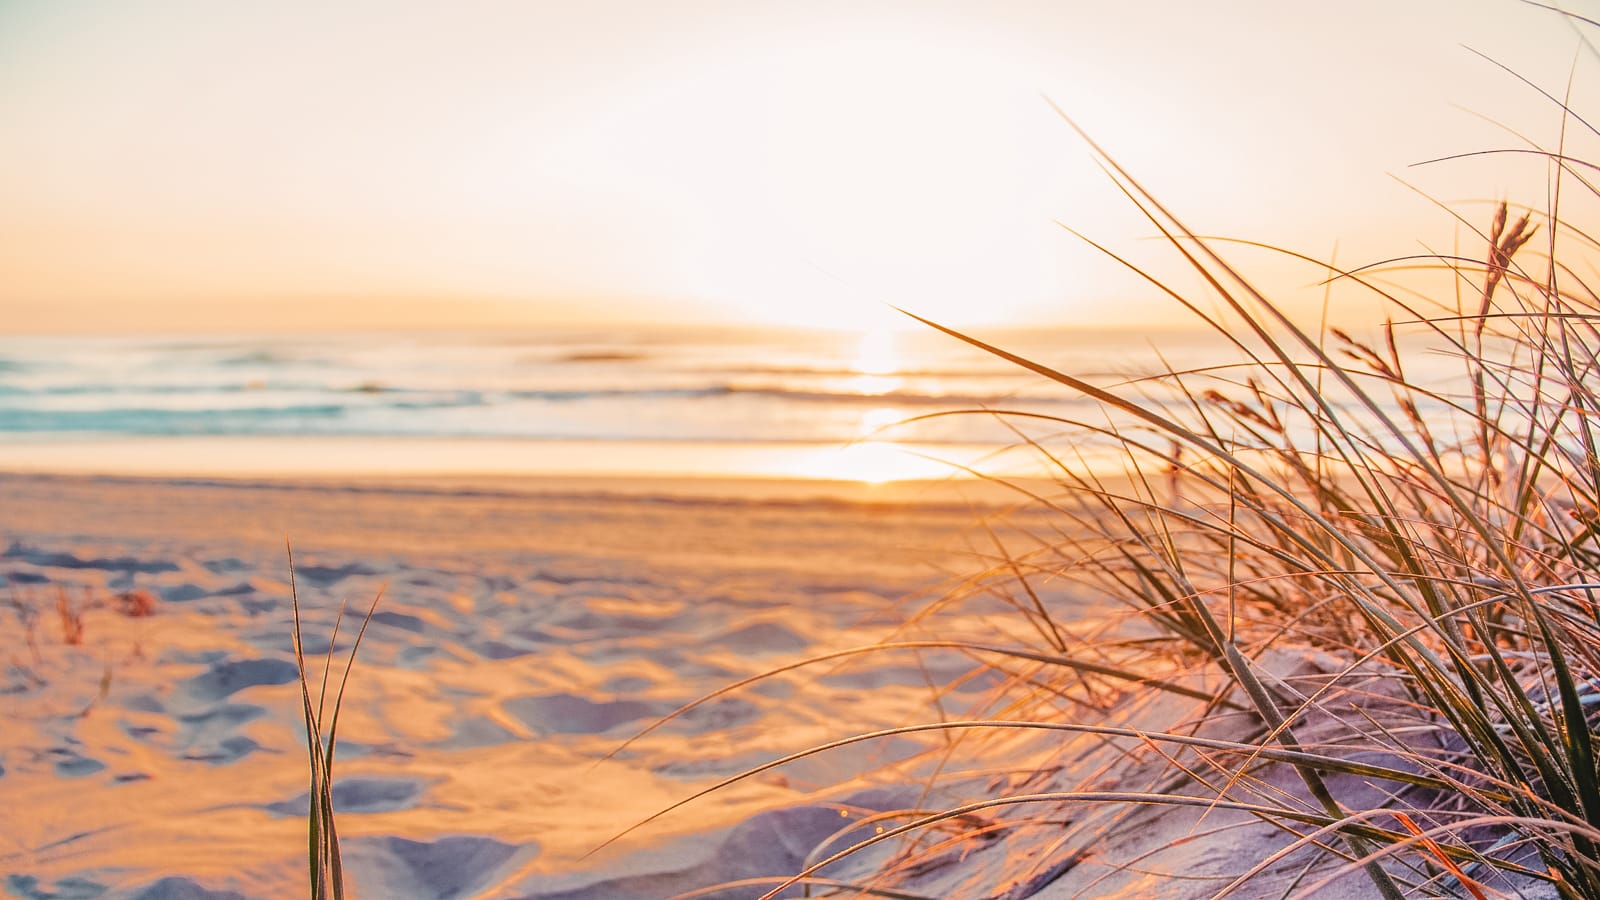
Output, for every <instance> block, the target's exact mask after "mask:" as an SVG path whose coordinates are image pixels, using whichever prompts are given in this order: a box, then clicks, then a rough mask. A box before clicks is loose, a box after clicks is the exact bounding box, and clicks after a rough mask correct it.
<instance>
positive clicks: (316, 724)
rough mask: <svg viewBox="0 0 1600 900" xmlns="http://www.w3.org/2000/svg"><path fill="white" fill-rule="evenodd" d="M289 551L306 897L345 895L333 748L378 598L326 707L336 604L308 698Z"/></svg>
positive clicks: (335, 899)
mask: <svg viewBox="0 0 1600 900" xmlns="http://www.w3.org/2000/svg"><path fill="white" fill-rule="evenodd" d="M287 551H288V554H289V602H290V606H291V607H292V608H293V610H294V661H295V666H296V667H297V668H298V669H299V674H300V701H301V712H302V716H303V721H304V723H305V728H306V755H307V759H308V761H309V764H310V772H311V791H310V795H309V796H310V808H309V810H308V811H307V816H306V819H307V824H308V831H309V835H308V842H307V866H308V869H309V872H310V881H311V885H310V886H311V900H328V898H330V897H331V898H333V900H344V865H343V862H342V861H341V859H340V857H339V831H338V828H337V825H336V823H335V822H334V809H333V751H334V744H335V743H336V740H337V737H338V732H339V708H340V706H341V705H342V704H343V703H344V690H345V687H346V685H348V684H349V681H350V670H351V669H353V668H354V667H355V664H356V654H357V653H358V652H359V651H360V650H361V639H362V638H363V637H365V636H366V633H367V626H368V625H369V624H371V622H372V614H373V612H375V611H376V610H377V608H378V601H379V600H382V599H383V591H382V590H379V591H378V593H377V595H376V596H374V597H373V598H372V605H371V606H370V607H368V609H367V614H366V617H365V618H363V619H362V620H361V628H360V630H359V631H357V632H356V639H355V641H354V642H353V643H352V644H351V646H350V656H349V658H348V659H346V660H345V666H344V674H343V675H341V676H340V678H339V687H338V689H337V690H336V691H335V692H334V695H333V705H332V707H331V708H329V706H328V681H329V674H330V672H331V669H332V664H333V651H334V648H335V646H336V645H337V643H338V640H339V626H341V625H342V624H344V616H345V606H344V604H340V606H339V615H338V617H337V618H336V619H335V620H334V623H333V634H331V635H330V636H329V638H328V652H327V655H326V656H325V657H324V658H323V664H322V680H321V683H320V686H319V687H318V689H317V701H316V703H315V704H313V703H312V702H311V678H310V674H309V670H308V669H307V667H306V654H305V645H304V642H303V640H302V636H301V628H300V593H299V589H298V587H297V585H296V582H295V573H294V548H293V547H287Z"/></svg>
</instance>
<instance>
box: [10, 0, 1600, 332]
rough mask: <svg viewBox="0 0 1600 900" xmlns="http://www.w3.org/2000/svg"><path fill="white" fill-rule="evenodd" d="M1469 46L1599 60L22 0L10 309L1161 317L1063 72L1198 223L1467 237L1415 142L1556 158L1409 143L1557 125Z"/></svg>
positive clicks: (1251, 39) (1155, 20) (1563, 78)
mask: <svg viewBox="0 0 1600 900" xmlns="http://www.w3.org/2000/svg"><path fill="white" fill-rule="evenodd" d="M1573 8H1574V9H1576V10H1577V11H1579V12H1585V13H1588V14H1591V15H1593V14H1594V13H1596V12H1597V10H1596V9H1591V8H1589V6H1583V5H1575V6H1574V7H1573ZM1589 36H1590V37H1600V35H1596V33H1595V32H1594V30H1593V29H1591V30H1590V32H1589ZM1467 47H1470V48H1473V49H1476V50H1479V51H1482V52H1483V53H1485V54H1488V55H1490V56H1492V57H1494V58H1495V59H1497V60H1499V61H1501V62H1503V63H1505V64H1506V65H1508V66H1510V67H1512V68H1514V69H1516V70H1517V71H1518V72H1520V73H1522V74H1523V75H1525V76H1526V77H1528V78H1529V79H1532V80H1534V81H1536V82H1538V83H1539V84H1541V85H1542V86H1544V87H1546V88H1547V89H1549V90H1551V91H1552V92H1555V93H1558V94H1559V93H1561V92H1563V91H1565V89H1566V82H1567V79H1568V75H1569V73H1570V72H1572V71H1573V69H1574V65H1575V62H1576V65H1577V69H1576V71H1577V77H1576V90H1575V93H1574V105H1575V106H1576V108H1578V109H1579V110H1580V111H1583V110H1584V109H1585V108H1586V99H1587V98H1589V97H1592V96H1593V95H1594V87H1595V85H1596V84H1597V82H1596V79H1595V78H1594V77H1593V72H1592V70H1593V69H1594V68H1595V66H1594V60H1593V58H1592V51H1589V50H1586V49H1583V44H1582V43H1581V41H1580V32H1579V30H1578V28H1576V27H1574V25H1573V24H1571V23H1569V22H1567V21H1565V20H1563V19H1562V17H1560V16H1558V15H1556V14H1553V13H1550V12H1547V11H1545V10H1541V9H1538V8H1534V7H1532V6H1529V5H1526V4H1522V3H1518V2H1512V0H1503V2H1502V0H1472V2H1448V0H1414V2H1405V3H1393V2H1389V0H1347V2H1342V3H1338V4H1297V3H1282V2H1277V0H1221V2H1214V3H1193V2H1188V0H1184V2H1178V0H1171V2H1143V3H1105V2H1092V3H1091V2H1077V0H1053V2H1033V3H1027V2H973V3H959V4H956V3H890V2H871V0H869V2H851V3H823V2H816V3H813V2H805V3H799V2H797V3H748V2H709V0H708V2H659V3H658V2H648V3H645V2H639V3H623V2H605V3H549V2H505V3H490V2H466V3H451V4H446V3H394V2H382V3H379V2H370V3H369V2H344V3H336V4H324V3H315V2H279V3H255V4H244V3H232V4H219V3H213V2H204V0H195V2H177V0H175V2H132V0H130V2H99V3H95V2H45V0H39V2H19V0H11V2H5V3H0V135H4V138H3V140H0V198H3V202H0V314H3V315H0V330H4V331H6V332H30V331H56V330H67V331H73V330H78V331H81V330H113V331H118V330H150V331H163V330H197V329H204V330H236V329H243V330H250V329H262V328H266V329H281V328H304V327H318V328H339V327H351V326H394V325H430V326H431V325H460V326H481V325H485V324H539V323H548V322H572V321H595V320H600V319H604V320H612V321H615V320H641V321H669V322H670V321H686V322H703V321H720V322H759V323H796V324H807V325H825V326H843V327H861V326H863V325H869V324H871V323H873V322H876V321H878V320H879V319H880V318H881V317H883V316H885V315H886V313H885V311H884V309H885V308H884V306H883V304H885V303H893V304H897V305H902V306H906V307H909V308H911V309H913V310H916V311H919V312H922V313H925V314H927V315H930V316H933V317H937V318H943V319H947V320H950V321H953V322H957V323H963V324H965V323H972V324H985V323H1010V324H1017V323H1020V322H1025V321H1032V322H1092V323H1101V322H1137V321H1141V320H1142V319H1144V318H1146V317H1149V316H1150V315H1152V313H1153V311H1156V310H1159V309H1163V307H1160V306H1159V305H1158V301H1156V300H1154V299H1153V294H1152V292H1151V291H1149V290H1147V289H1142V288H1140V287H1139V286H1138V285H1137V283H1135V282H1133V281H1132V280H1131V279H1129V278H1128V277H1127V276H1125V275H1122V274H1120V273H1119V272H1118V270H1117V268H1116V267H1115V266H1114V265H1113V264H1111V263H1109V262H1108V261H1106V260H1105V259H1103V258H1101V257H1099V256H1098V255H1097V254H1096V253H1095V252H1094V251H1092V250H1089V249H1088V248H1086V247H1084V246H1083V245H1082V244H1080V243H1079V242H1077V241H1076V239H1074V238H1072V237H1071V236H1070V235H1068V234H1066V233H1065V232H1064V231H1062V230H1061V229H1060V228H1058V227H1057V226H1056V225H1054V224H1053V222H1055V221H1058V220H1059V221H1060V222H1062V223H1064V224H1067V225H1070V226H1072V227H1074V228H1077V229H1080V230H1082V231H1084V232H1086V233H1088V234H1089V235H1091V236H1093V237H1095V238H1096V239H1097V240H1102V241H1103V242H1106V243H1108V244H1111V245H1113V246H1115V247H1117V248H1118V249H1119V250H1126V251H1128V252H1130V253H1132V254H1133V255H1134V256H1135V257H1137V258H1140V259H1158V258H1161V257H1162V256H1163V254H1162V253H1161V250H1160V248H1159V247H1158V246H1156V245H1155V244H1154V243H1153V242H1149V241H1143V240H1141V238H1144V237H1147V236H1148V235H1149V234H1150V233H1151V229H1150V228H1149V227H1148V226H1147V225H1142V224H1141V223H1140V221H1139V220H1138V219H1137V217H1136V215H1135V214H1134V213H1133V212H1131V211H1130V210H1129V209H1128V208H1127V206H1126V204H1125V203H1124V202H1123V201H1121V200H1120V199H1119V198H1118V197H1117V195H1116V194H1115V192H1114V190H1113V189H1112V188H1111V187H1110V186H1109V185H1108V184H1107V182H1106V179H1105V177H1104V176H1103V175H1102V174H1101V173H1100V172H1099V171H1098V170H1097V169H1096V167H1095V166H1094V164H1093V162H1092V161H1091V160H1090V158H1089V157H1088V155H1087V153H1086V151H1085V149H1084V147H1083V145H1082V142H1081V141H1079V140H1078V139H1077V138H1075V137H1074V136H1073V135H1072V133H1071V132H1070V130H1069V129H1068V128H1067V127H1066V126H1065V125H1064V124H1063V123H1062V122H1061V121H1060V120H1059V119H1057V118H1056V116H1055V114H1054V113H1053V112H1052V111H1051V110H1050V108H1049V106H1048V104H1047V103H1046V100H1045V99H1044V98H1049V99H1050V100H1053V101H1054V102H1055V103H1057V104H1059V105H1060V106H1061V107H1062V108H1063V109H1064V110H1066V111H1067V112H1068V113H1069V114H1070V115H1072V116H1074V117H1075V118H1076V119H1078V120H1079V121H1080V122H1081V123H1082V124H1083V126H1084V127H1085V128H1086V129H1088V130H1089V131H1090V132H1091V133H1092V134H1094V135H1095V136H1096V137H1097V139H1098V140H1100V142H1101V143H1102V144H1103V145H1105V146H1106V147H1107V148H1108V149H1109V150H1110V151H1111V152H1113V153H1115V154H1117V155H1118V157H1119V158H1120V159H1121V160H1122V161H1123V162H1124V163H1125V164H1126V165H1127V166H1128V167H1129V168H1130V169H1132V170H1133V171H1134V172H1135V173H1137V174H1138V175H1139V176H1140V177H1141V178H1143V179H1144V180H1145V181H1146V183H1147V184H1148V186H1149V187H1151V188H1152V189H1153V190H1155V191H1156V192H1157V193H1158V194H1159V195H1160V196H1161V197H1162V198H1163V199H1164V200H1165V201H1166V202H1168V203H1169V205H1170V206H1171V207H1173V208H1174V209H1175V210H1177V211H1179V212H1180V213H1182V214H1183V215H1184V216H1185V217H1186V219H1187V220H1188V222H1189V224H1191V225H1192V226H1194V227H1195V228H1196V229H1197V230H1200V231H1202V232H1206V233H1212V234H1225V235H1230V236H1239V237H1248V238H1253V239H1261V240H1267V241H1271V242H1274V243H1278V244H1281V245H1284V246H1287V247H1290V248H1293V249H1297V250H1301V251H1304V252H1308V253H1312V254H1314V255H1319V256H1325V255H1327V254H1329V253H1331V252H1332V251H1333V249H1334V247H1335V244H1336V242H1337V246H1338V253H1339V259H1340V260H1341V261H1343V262H1347V263H1356V262H1369V261H1373V260H1377V259H1380V258H1384V257H1390V256H1398V255H1402V254H1406V253H1415V252H1421V250H1422V248H1423V246H1424V244H1426V245H1427V246H1431V247H1433V248H1434V249H1438V250H1441V251H1447V250H1449V248H1450V244H1451V241H1452V240H1453V239H1454V230H1453V229H1454V226H1453V224H1452V222H1451V220H1450V219H1449V217H1448V216H1447V215H1446V214H1445V213H1443V212H1441V211H1440V210H1439V209H1437V208H1435V207H1433V206H1432V205H1431V204H1430V203H1429V202H1428V201H1427V200H1426V199H1424V198H1422V197H1420V196H1419V195H1418V194H1416V193H1414V192H1413V191H1412V190H1411V189H1410V188H1408V187H1406V186H1405V185H1403V184H1401V183H1399V182H1398V181H1397V180H1396V179H1395V177H1394V176H1399V178H1402V179H1405V180H1406V181H1409V182H1411V183H1412V184H1414V185H1416V186H1417V187H1418V188H1420V189H1422V190H1423V191H1425V192H1427V193H1428V194H1430V195H1432V196H1434V197H1437V198H1438V199H1440V200H1443V201H1447V202H1450V203H1452V204H1457V208H1459V209H1460V210H1461V211H1462V212H1464V213H1465V214H1467V215H1468V216H1469V217H1476V220H1481V221H1487V219H1488V217H1489V207H1488V205H1487V203H1486V202H1476V201H1487V200H1490V199H1496V198H1500V197H1510V198H1511V199H1513V200H1514V201H1523V202H1528V203H1535V204H1539V203H1543V201H1544V183H1545V167H1544V165H1543V164H1542V163H1541V162H1539V161H1538V160H1536V159H1534V158H1532V157H1522V158H1514V157H1499V158H1489V159H1476V160H1468V161H1458V162H1449V163H1442V164H1438V165H1434V166H1428V167H1422V168H1410V166H1411V164H1413V163H1417V162H1420V161H1422V160H1426V159H1429V158H1433V157H1439V156H1444V155H1447V154H1452V153H1461V152H1467V151H1474V150H1484V149H1490V148H1501V147H1517V146H1524V145H1523V144H1521V142H1520V139H1519V138H1517V137H1516V136H1514V135H1512V134H1509V133H1507V131H1505V130H1503V129H1502V128H1501V127H1500V126H1499V125H1496V124H1492V123H1490V122H1488V121H1485V119H1484V118H1483V117H1488V118H1491V119H1494V120H1497V121H1498V122H1500V123H1503V124H1504V125H1505V126H1507V127H1509V128H1511V129H1514V130H1516V131H1518V132H1521V133H1522V134H1523V135H1525V136H1526V137H1528V138H1530V139H1532V140H1535V141H1538V142H1540V143H1543V144H1546V145H1550V146H1553V145H1554V144H1555V143H1556V141H1557V139H1558V136H1559V127H1560V124H1561V123H1560V116H1559V115H1558V112H1557V110H1556V109H1555V108H1554V107H1553V106H1552V105H1551V104H1549V103H1548V102H1547V101H1545V100H1543V99H1542V98H1540V97H1539V96H1538V95H1537V94H1536V93H1534V92H1533V91H1532V90H1530V89H1529V88H1527V87H1526V86H1524V85H1522V84H1519V83H1518V82H1517V81H1516V79H1514V78H1513V77H1512V76H1510V75H1508V74H1506V73H1505V72H1503V71H1501V70H1500V69H1498V68H1496V67H1495V66H1494V65H1493V64H1491V63H1489V62H1486V61H1484V60H1483V59H1482V58H1480V57H1479V56H1476V55H1474V54H1473V53H1472V52H1470V51H1469V50H1468V49H1465V48H1467ZM1590 108H1591V109H1592V107H1590ZM1472 249H1474V250H1475V249H1476V244H1475V243H1474V244H1473V245H1472ZM1241 259H1242V260H1243V261H1245V262H1246V263H1247V267H1249V268H1251V269H1252V270H1253V271H1256V272H1259V273H1261V275H1262V278H1263V280H1264V281H1266V282H1268V283H1269V284H1281V285H1283V286H1285V289H1286V290H1287V289H1289V288H1293V287H1297V286H1302V285H1305V284H1308V283H1309V282H1311V281H1312V280H1314V276H1315V273H1313V272H1309V271H1307V270H1306V269H1304V268H1288V267H1285V266H1283V265H1282V264H1281V263H1280V262H1279V261H1276V260H1273V259H1270V258H1268V257H1264V256H1261V255H1260V254H1254V253H1252V254H1246V255H1244V256H1243V257H1241Z"/></svg>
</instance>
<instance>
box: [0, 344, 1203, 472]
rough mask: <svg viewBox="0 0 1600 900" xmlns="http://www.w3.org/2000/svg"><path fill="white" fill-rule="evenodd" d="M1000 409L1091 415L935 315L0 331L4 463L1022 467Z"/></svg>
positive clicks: (1126, 349)
mask: <svg viewBox="0 0 1600 900" xmlns="http://www.w3.org/2000/svg"><path fill="white" fill-rule="evenodd" d="M982 337H984V338H985V339H986V340H989V341H991V342H992V343H995V344H997V345H1000V346H1004V347H1006V348H1007V349H1009V350H1012V351H1014V352H1017V353H1020V354H1022V355H1024V356H1027V357H1029V358H1032V359H1036V360H1038V361H1040V362H1043V363H1045V364H1048V365H1051V366H1055V367H1058V368H1061V369H1063V370H1065V371H1070V372H1072V373H1074V374H1077V375H1082V376H1086V377H1089V378H1091V379H1093V380H1095V381H1096V382H1097V383H1102V384H1106V385H1112V386H1115V385H1117V384H1122V383H1125V382H1127V381H1128V380H1130V379H1135V378H1139V377H1141V376H1145V375H1150V374H1153V373H1155V372H1156V371H1158V368H1159V367H1162V366H1172V367H1174V368H1178V369H1183V368H1190V367H1203V366H1206V365H1208V364H1211V363H1212V362H1215V361H1216V360H1217V359H1220V358H1223V357H1221V356H1218V352H1219V350H1218V348H1219V343H1218V340H1217V339H1216V338H1215V337H1214V336H1208V335H1201V334H1193V333H1185V332H1180V331H1172V332H1159V333H1152V332H1148V331H1128V330H1115V331H1112V330H1096V329H1032V330H1002V331H995V330H987V331H983V332H982ZM1156 348H1159V351H1160V352H1159V354H1158V353H1157V352H1156ZM993 410H1018V411H1024V412H1028V413H1037V414H1042V415H1046V416H1056V417H1061V418H1067V419H1071V418H1081V417H1084V416H1088V417H1090V418H1091V419H1093V418H1094V416H1095V413H1094V408H1093V406H1092V404H1089V403H1088V402H1086V401H1085V400H1083V398H1081V397H1080V396H1078V395H1076V394H1074V393H1072V392H1070V391H1068V390H1066V389H1065V388H1062V387H1061V386H1059V385H1056V384H1053V383H1051V382H1049V381H1048V380H1046V379H1044V378H1042V377H1040V376H1038V375H1035V374H1032V373H1029V372H1027V371H1024V370H1022V369H1020V368H1018V367H1017V366H1015V365H1013V364H1011V363H1008V362H1006V361H1005V360H1003V359H999V358H997V357H995V356H993V355H990V354H987V353H985V352H983V351H981V350H978V349H976V348H973V347H971V346H969V345H967V344H964V343H962V342H960V341H957V340H955V339H953V338H950V337H948V336H946V335H942V334H939V333H937V332H934V331H932V330H921V331H919V330H909V331H873V332H866V333H836V332H816V331H798V330H790V329H770V328H769V329H754V328H746V329H729V328H714V329H708V328H687V327H675V328H663V327H657V328H600V327H590V328H549V329H540V330H525V331H505V332H496V333H489V332H470V333H468V332H459V333H455V332H426V333H425V332H372V333H361V334H320V335H304V334H294V335H252V336H226V335H221V336H218V335H206V336H149V335H139V336H100V337H85V336H70V337H68V336H60V337H54V336H52V337H5V338H0V466H3V467H6V468H12V469H17V468H22V469H43V470H49V469H66V470H74V471H103V472H110V473H115V472H143V471H159V472H162V473H165V474H182V473H190V474H228V473H235V474H242V473H249V472H272V471H280V470H281V471H293V472H312V473H317V472H319V471H325V473H326V474H340V473H345V472H346V471H347V470H350V471H359V470H369V469H370V470H374V471H388V472H401V473H411V472H418V473H420V472H430V473H435V474H437V473H449V472H494V473H496V474H525V475H561V474H572V473H581V474H591V475H674V476H677V475H728V476H777V477H792V478H831V479H844V480H852V479H858V480H866V481H883V480H894V479H899V478H930V477H934V478H936V477H942V476H944V475H950V474H963V472H962V468H961V467H963V466H969V465H971V466H977V467H980V468H981V467H983V466H985V465H999V467H1000V468H1007V467H1010V468H1011V469H1013V470H1014V469H1015V466H1016V465H1017V464H1019V463H1018V462H1017V461H1018V460H1022V459H1025V458H1026V459H1034V460H1035V461H1036V455H1035V454H1030V453H1027V452H1026V451H1023V452H1020V453H1019V452H1018V451H1017V450H1011V451H1006V450H1004V448H1007V447H1012V448H1015V446H1016V445H1017V444H1018V443H1019V442H1020V441H1021V438H1020V436H1019V434H1018V433H1017V431H1015V430H1014V428H1016V427H1021V428H1022V429H1023V431H1024V433H1026V434H1029V435H1033V436H1048V435H1051V434H1054V433H1056V432H1058V431H1059V429H1057V428H1054V427H1051V426H1049V424H1048V423H1043V422H1041V421H1040V420H1028V419H1009V420H1008V419H1004V418H1003V417H998V416H995V415H990V414H986V412H985V411H993ZM963 411H964V412H963ZM1008 452H1009V453H1010V454H1011V455H1010V456H1009V457H1008V456H1007V455H1006V454H1007V453H1008ZM1001 459H1009V460H1011V462H1007V463H1004V464H996V462H995V461H996V460H1001ZM952 464H954V465H952Z"/></svg>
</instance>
